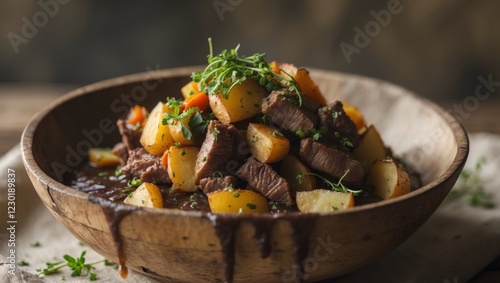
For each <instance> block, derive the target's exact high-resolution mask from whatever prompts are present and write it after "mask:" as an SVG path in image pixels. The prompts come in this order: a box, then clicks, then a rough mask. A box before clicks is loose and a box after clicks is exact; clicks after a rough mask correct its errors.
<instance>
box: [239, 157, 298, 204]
mask: <svg viewBox="0 0 500 283" xmlns="http://www.w3.org/2000/svg"><path fill="white" fill-rule="evenodd" d="M236 174H237V176H238V177H239V178H241V179H243V180H245V181H247V182H248V184H249V185H250V186H252V187H253V188H254V189H255V190H257V191H258V192H260V193H261V194H263V195H264V196H266V197H267V198H268V199H270V200H274V201H277V202H279V203H283V204H286V205H293V204H294V200H293V198H292V194H291V192H290V185H289V184H288V182H287V181H286V180H285V179H284V178H282V177H280V176H279V175H278V173H276V171H274V170H273V168H272V167H271V166H269V165H267V164H264V163H260V162H259V161H257V160H255V159H254V158H253V157H250V158H249V159H248V160H247V162H245V164H243V166H241V168H240V169H239V170H238V172H237V173H236Z"/></svg>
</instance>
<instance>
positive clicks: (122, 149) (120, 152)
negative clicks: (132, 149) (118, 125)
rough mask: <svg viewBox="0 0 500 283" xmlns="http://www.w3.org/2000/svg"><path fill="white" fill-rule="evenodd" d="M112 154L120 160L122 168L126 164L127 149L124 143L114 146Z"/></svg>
mask: <svg viewBox="0 0 500 283" xmlns="http://www.w3.org/2000/svg"><path fill="white" fill-rule="evenodd" d="M112 152H113V154H114V155H116V156H118V157H119V158H120V163H121V164H122V166H123V165H125V164H126V163H127V159H128V148H127V146H126V145H125V144H124V143H122V142H119V143H117V144H115V146H113V150H112Z"/></svg>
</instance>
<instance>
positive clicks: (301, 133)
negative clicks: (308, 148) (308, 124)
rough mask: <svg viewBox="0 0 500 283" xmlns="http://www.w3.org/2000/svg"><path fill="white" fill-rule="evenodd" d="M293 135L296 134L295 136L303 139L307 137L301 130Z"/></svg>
mask: <svg viewBox="0 0 500 283" xmlns="http://www.w3.org/2000/svg"><path fill="white" fill-rule="evenodd" d="M295 134H296V135H297V136H299V137H301V138H305V137H306V136H307V135H306V133H305V132H304V130H302V129H298V130H297V131H296V132H295Z"/></svg>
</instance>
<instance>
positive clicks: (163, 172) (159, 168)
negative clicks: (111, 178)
mask: <svg viewBox="0 0 500 283" xmlns="http://www.w3.org/2000/svg"><path fill="white" fill-rule="evenodd" d="M121 172H122V173H123V174H125V175H126V176H127V177H128V178H133V177H136V178H139V179H141V181H143V182H148V183H154V184H166V183H171V181H170V178H169V177H168V172H167V168H166V167H165V166H163V165H162V164H161V157H159V156H155V155H152V154H150V153H149V152H147V151H146V150H145V149H144V148H142V147H141V148H136V149H133V150H131V151H129V157H128V160H127V164H126V165H125V166H123V167H122V168H121Z"/></svg>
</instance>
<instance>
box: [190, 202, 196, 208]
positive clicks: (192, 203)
mask: <svg viewBox="0 0 500 283" xmlns="http://www.w3.org/2000/svg"><path fill="white" fill-rule="evenodd" d="M197 205H198V203H197V202H196V201H193V202H191V204H190V205H189V207H191V208H196V206H197Z"/></svg>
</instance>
